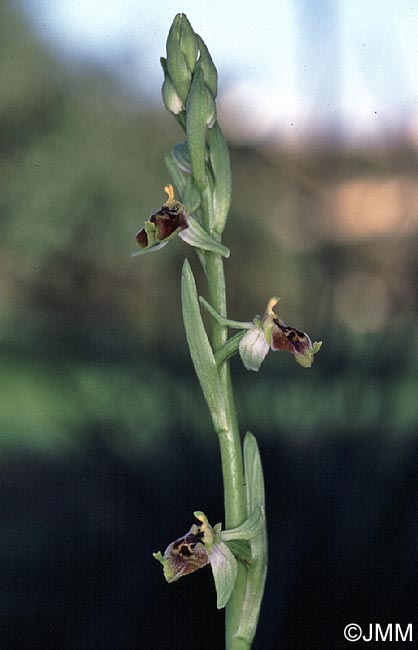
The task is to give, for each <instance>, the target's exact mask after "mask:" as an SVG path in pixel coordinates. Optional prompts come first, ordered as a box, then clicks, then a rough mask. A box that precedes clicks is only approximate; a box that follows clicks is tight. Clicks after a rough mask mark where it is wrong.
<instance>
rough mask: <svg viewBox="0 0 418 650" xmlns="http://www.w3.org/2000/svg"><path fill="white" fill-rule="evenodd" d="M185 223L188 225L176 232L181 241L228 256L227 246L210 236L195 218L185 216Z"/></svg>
mask: <svg viewBox="0 0 418 650" xmlns="http://www.w3.org/2000/svg"><path fill="white" fill-rule="evenodd" d="M187 223H188V224H189V227H188V228H186V229H185V230H182V231H181V232H179V233H178V235H179V237H181V239H182V240H183V241H185V242H186V243H187V244H190V246H196V248H202V249H203V250H205V251H211V253H217V254H218V255H222V257H229V255H230V251H229V248H227V247H226V246H224V245H223V244H220V243H219V242H218V241H216V239H214V238H213V237H211V235H209V233H207V232H206V230H205V229H204V228H202V226H201V225H200V223H199V222H198V221H196V219H193V217H190V216H187Z"/></svg>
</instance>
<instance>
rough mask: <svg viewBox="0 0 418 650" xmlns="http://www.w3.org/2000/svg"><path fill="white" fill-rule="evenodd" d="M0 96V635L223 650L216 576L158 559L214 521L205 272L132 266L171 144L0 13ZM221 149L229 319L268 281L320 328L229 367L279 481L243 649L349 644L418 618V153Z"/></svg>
mask: <svg viewBox="0 0 418 650" xmlns="http://www.w3.org/2000/svg"><path fill="white" fill-rule="evenodd" d="M157 63H158V62H156V65H157ZM0 92H1V98H2V99H1V102H0V185H1V192H0V215H1V222H0V235H1V236H0V271H1V272H0V299H1V305H2V307H1V313H0V351H1V365H0V451H1V460H0V464H1V467H0V476H1V483H0V485H1V487H0V509H1V518H0V522H1V523H0V562H1V576H2V585H1V592H0V593H1V611H2V624H1V626H0V648H1V650H9V649H10V650H26V649H28V650H29V649H30V650H36V649H37V648H39V649H41V648H42V650H46V649H48V648H51V649H52V648H53V649H54V650H55V649H57V648H60V649H62V650H66V649H67V648H68V649H71V650H90V649H91V650H93V648H94V649H96V648H100V649H101V650H125V649H126V650H129V649H133V648H147V649H150V650H152V649H154V648H155V649H157V648H161V649H165V648H167V649H168V648H197V647H199V648H201V649H202V650H204V649H206V648H208V649H209V648H220V647H222V643H223V640H222V639H223V613H222V612H217V611H216V608H215V592H214V587H213V583H212V579H211V576H210V570H209V569H205V570H203V571H201V572H198V573H197V574H194V575H193V576H190V577H189V578H188V579H187V580H186V579H185V580H181V581H180V582H178V583H176V584H175V585H167V584H166V583H165V582H164V579H163V576H162V572H161V570H160V568H161V567H159V566H158V565H157V563H156V562H155V561H154V560H153V559H152V556H151V553H152V552H153V551H156V550H158V549H161V550H162V551H163V550H164V548H165V547H166V545H167V544H168V543H169V542H170V541H172V540H173V539H175V538H176V537H178V536H179V535H181V534H183V533H185V532H186V531H187V530H188V529H189V527H190V525H191V523H192V521H193V518H192V513H193V511H194V510H196V509H199V510H203V511H204V512H205V513H207V515H208V517H209V519H210V521H211V522H212V523H215V522H217V521H222V519H223V508H222V485H221V473H220V467H219V458H218V450H217V444H216V440H215V439H214V434H213V433H212V431H211V425H210V419H209V416H208V413H207V410H206V406H205V404H204V401H203V398H202V396H201V395H200V393H199V389H198V386H197V385H196V381H195V378H194V375H193V370H192V366H191V362H190V359H189V356H188V352H187V349H186V345H185V341H184V335H183V327H182V323H181V317H180V297H179V275H180V270H181V265H182V261H183V259H184V256H185V255H187V257H188V258H189V259H190V261H191V262H192V264H193V266H194V269H195V270H196V274H197V277H198V280H199V283H200V284H199V286H200V291H201V292H202V293H204V292H205V285H204V279H203V277H202V275H201V273H200V272H199V270H198V266H197V264H196V260H195V258H194V253H193V251H192V250H191V249H190V248H189V247H187V246H186V245H185V244H183V243H182V242H180V241H175V242H172V243H171V244H170V245H169V246H167V247H166V248H165V249H164V251H162V252H161V253H159V254H156V255H150V256H147V257H143V258H136V259H134V260H133V259H131V257H130V252H131V250H133V249H134V247H135V242H134V238H133V236H134V234H135V232H136V231H137V230H138V228H139V227H140V226H141V225H142V223H143V221H144V219H146V218H147V217H148V216H149V214H150V213H151V212H152V211H153V210H155V209H156V208H158V207H159V206H160V204H161V203H162V201H163V199H164V195H163V192H162V188H163V185H164V184H165V183H166V182H167V181H168V177H167V173H166V171H165V169H164V165H163V157H164V153H165V152H166V151H168V150H169V149H170V147H171V146H172V145H173V144H175V143H176V142H177V141H178V140H179V139H180V138H181V134H180V132H179V130H178V128H177V127H176V125H175V123H174V121H173V120H172V118H171V117H170V116H169V115H168V114H165V113H163V112H159V111H156V110H155V109H152V108H151V107H150V106H149V105H148V104H147V103H146V102H145V100H144V101H141V99H140V98H139V99H138V98H136V99H135V101H134V100H133V99H132V98H130V97H128V96H124V95H122V94H121V89H120V88H119V87H118V86H117V85H116V84H115V83H114V82H113V80H111V79H110V78H108V77H107V76H106V74H105V73H104V72H102V71H100V70H98V69H96V68H91V67H88V66H85V67H84V68H82V69H80V68H78V69H75V68H68V67H65V66H64V65H63V63H62V62H61V63H60V62H59V61H58V60H57V59H56V58H55V57H54V56H53V54H52V53H51V52H50V51H48V50H47V49H46V46H45V45H42V44H41V43H40V42H39V41H38V40H37V39H36V37H35V36H34V34H33V33H32V31H31V28H30V25H29V23H28V22H26V21H25V20H24V18H23V16H22V15H20V14H19V13H18V12H17V11H16V10H15V9H12V5H10V6H9V4H8V3H5V4H2V5H1V8H0ZM231 155H232V164H233V173H234V192H235V195H234V207H233V210H232V212H231V216H230V220H229V223H228V227H227V230H226V233H225V243H226V244H227V245H228V246H229V247H230V248H231V252H232V254H231V258H230V260H228V261H227V262H226V274H227V283H228V293H229V305H230V314H231V317H233V318H236V319H242V320H249V319H251V318H252V317H253V316H254V315H255V314H256V313H260V312H262V311H263V310H264V308H265V304H266V301H267V299H268V297H269V296H270V295H274V294H279V295H281V296H282V302H281V303H280V306H281V310H282V311H281V312H280V313H281V316H282V317H283V318H284V319H285V320H286V322H287V323H288V324H291V325H293V326H295V327H297V328H299V329H304V330H306V331H307V332H309V333H310V334H311V336H312V338H313V339H315V340H323V341H324V345H323V349H322V350H321V352H320V353H319V354H318V356H317V357H316V360H315V364H314V366H313V368H312V369H311V370H309V371H308V370H304V369H302V368H300V367H299V366H297V364H295V363H294V360H293V359H292V358H291V356H290V355H285V354H270V355H269V356H268V358H267V360H266V362H265V364H264V365H263V368H262V370H261V371H260V373H258V374H255V373H248V372H246V371H245V370H244V369H243V367H242V365H241V364H240V362H239V361H238V360H234V361H233V364H232V369H233V373H234V381H235V386H236V396H237V403H238V410H239V418H240V422H241V426H242V430H243V431H245V429H247V428H248V429H250V430H251V431H252V432H253V433H254V434H255V435H256V436H257V439H258V441H259V445H260V449H261V453H262V457H263V462H264V467H265V479H266V489H267V509H268V523H269V549H270V551H269V552H270V566H269V574H268V580H267V588H266V595H265V599H264V604H263V609H262V615H261V620H260V626H259V630H258V634H257V638H256V641H255V643H254V650H257V649H261V648H268V649H270V648H271V649H275V648H278V649H279V648H280V649H286V650H287V649H289V650H290V649H298V648H300V649H302V648H303V649H304V650H305V649H306V648H309V649H310V650H315V649H318V650H339V649H340V648H345V647H350V645H349V643H348V642H346V641H344V638H343V629H344V627H345V625H347V624H348V623H351V622H356V623H359V624H361V625H363V626H365V630H367V629H368V624H369V623H380V624H381V625H382V627H385V626H386V625H387V624H388V623H393V624H395V623H400V624H402V625H403V626H405V625H406V624H408V623H413V622H414V620H415V617H416V614H415V610H416V597H417V590H416V579H417V572H418V570H417V563H416V550H417V535H418V532H417V527H416V512H417V510H416V508H417V503H416V501H417V479H418V440H417V436H416V430H417V422H418V400H417V379H418V377H417V375H418V373H417V363H418V346H417V343H418V337H417V327H416V323H417V306H418V293H417V290H416V287H417V282H418V262H417V256H416V250H417V244H418V219H417V208H416V205H417V203H416V202H415V200H414V196H415V195H414V187H415V181H416V175H417V169H418V161H417V156H416V150H415V149H414V148H413V147H412V146H411V145H410V144H409V143H408V141H407V140H406V139H402V138H401V137H399V138H397V139H395V140H394V139H392V140H391V141H388V142H385V143H383V144H382V147H380V148H375V149H373V150H371V149H363V150H361V151H358V150H355V151H353V150H347V149H344V148H341V146H338V147H337V146H333V143H332V141H327V142H323V143H316V144H312V143H311V144H310V146H309V147H307V148H306V149H305V150H288V149H284V148H280V147H279V146H274V147H273V146H269V145H267V144H266V143H264V144H260V145H257V146H256V145H251V146H249V145H248V146H246V145H244V144H243V145H241V146H239V147H238V146H235V147H234V148H233V149H232V152H231ZM389 203H390V205H393V206H394V207H393V210H392V213H390V214H389V213H388V209H387V206H388V204H389ZM353 206H354V207H353ZM389 212H390V211H389ZM393 214H394V215H395V216H393ZM376 224H377V226H376ZM414 224H415V226H414ZM415 634H418V630H417V629H416V630H415ZM390 645H391V644H389V643H387V642H386V647H387V646H389V647H390ZM397 645H398V644H393V647H395V646H396V647H397ZM368 647H369V648H370V647H373V644H371V643H369V644H368Z"/></svg>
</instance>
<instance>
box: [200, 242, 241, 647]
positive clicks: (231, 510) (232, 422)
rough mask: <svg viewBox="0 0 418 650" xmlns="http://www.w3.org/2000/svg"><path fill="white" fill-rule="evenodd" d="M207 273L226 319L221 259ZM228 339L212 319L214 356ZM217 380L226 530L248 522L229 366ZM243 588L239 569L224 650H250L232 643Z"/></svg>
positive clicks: (209, 259)
mask: <svg viewBox="0 0 418 650" xmlns="http://www.w3.org/2000/svg"><path fill="white" fill-rule="evenodd" d="M206 271H207V279H208V287H209V301H210V303H211V305H212V306H213V307H214V309H215V310H216V311H217V312H218V314H221V315H222V316H224V317H225V318H226V314H227V311H226V291H225V276H224V268H223V261H222V257H221V256H220V255H217V254H215V253H207V254H206ZM227 338H228V331H227V327H226V326H225V325H223V324H222V323H220V322H219V321H218V320H216V319H212V346H213V351H214V353H215V354H216V352H217V350H219V349H220V348H221V347H222V346H223V345H224V344H225V342H226V340H227ZM219 376H220V380H221V384H222V388H223V391H224V396H225V411H226V413H225V415H226V422H227V429H226V430H225V431H221V432H219V445H220V450H221V462H222V475H223V483H224V504H225V527H226V528H234V527H237V526H239V525H240V524H242V523H243V521H245V519H246V518H247V505H246V493H245V481H244V469H243V460H242V447H241V439H240V435H239V429H238V420H237V415H236V409H235V400H234V395H233V390H232V383H231V376H230V369H229V363H228V361H226V362H225V363H223V364H222V366H221V367H220V368H219ZM245 587H246V569H245V567H244V565H243V564H242V563H239V565H238V577H237V580H236V583H235V588H234V590H233V592H232V595H231V598H230V600H229V602H228V604H227V606H226V612H225V634H226V649H227V650H247V649H248V648H249V647H250V646H249V645H248V644H247V643H245V642H242V641H241V640H239V639H234V634H235V632H236V630H237V629H238V625H239V620H240V615H241V609H242V603H243V599H244V595H245Z"/></svg>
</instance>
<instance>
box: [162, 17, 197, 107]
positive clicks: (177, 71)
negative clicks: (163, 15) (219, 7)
mask: <svg viewBox="0 0 418 650" xmlns="http://www.w3.org/2000/svg"><path fill="white" fill-rule="evenodd" d="M186 20H187V19H186ZM183 22H184V18H183V14H177V16H175V18H174V20H173V23H172V25H171V27H170V31H169V32H168V37H167V70H168V73H169V75H170V77H171V81H172V82H173V84H174V87H175V89H176V90H177V93H178V94H179V95H180V98H181V100H182V101H183V102H184V103H185V102H186V100H187V95H188V94H189V89H190V84H191V80H192V73H191V71H190V69H189V67H188V64H187V61H186V57H185V55H184V53H183V51H182V49H181V43H180V39H181V30H182V23H183Z"/></svg>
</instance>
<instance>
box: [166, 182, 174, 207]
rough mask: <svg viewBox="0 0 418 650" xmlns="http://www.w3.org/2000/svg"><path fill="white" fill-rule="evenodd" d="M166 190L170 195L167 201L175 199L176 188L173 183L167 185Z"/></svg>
mask: <svg viewBox="0 0 418 650" xmlns="http://www.w3.org/2000/svg"><path fill="white" fill-rule="evenodd" d="M164 192H165V193H166V194H167V195H168V199H167V203H171V202H172V201H174V200H175V199H174V189H173V186H172V185H166V186H165V187H164Z"/></svg>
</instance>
